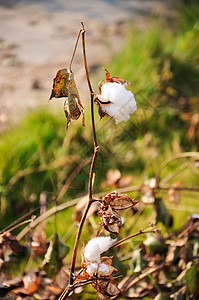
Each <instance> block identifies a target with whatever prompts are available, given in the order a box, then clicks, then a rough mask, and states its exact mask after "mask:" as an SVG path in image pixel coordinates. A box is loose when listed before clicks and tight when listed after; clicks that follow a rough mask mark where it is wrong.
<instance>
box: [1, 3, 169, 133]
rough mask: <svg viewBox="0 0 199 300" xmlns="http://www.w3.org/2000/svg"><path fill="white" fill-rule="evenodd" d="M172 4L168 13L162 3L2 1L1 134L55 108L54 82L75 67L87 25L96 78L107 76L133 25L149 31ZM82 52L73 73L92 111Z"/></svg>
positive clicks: (88, 53) (90, 53) (60, 102)
mask: <svg viewBox="0 0 199 300" xmlns="http://www.w3.org/2000/svg"><path fill="white" fill-rule="evenodd" d="M168 3H169V1H168ZM168 3H167V7H165V4H164V1H160V0H159V1H155V0H154V1H146V0H141V1H139V0H138V1H135V0H132V1H127V0H126V1H125V0H123V1H122V0H118V1H117V0H115V1H114V0H109V1H108V0H107V1H103V0H87V1H81V0H73V1H65V0H57V1H52V0H43V1H36V0H35V1H28V0H22V1H14V0H7V1H6V0H4V1H1V0H0V132H2V131H3V130H5V129H6V128H8V127H9V125H10V124H11V123H13V122H14V123H16V122H18V121H19V120H20V119H21V117H23V116H24V114H25V113H26V112H27V110H31V109H33V108H35V107H37V106H38V105H43V107H44V109H45V106H47V105H51V107H52V108H53V105H54V104H51V103H50V104H49V103H48V98H49V95H50V92H51V88H52V79H53V78H54V77H55V74H56V71H57V70H58V69H60V68H64V67H67V66H68V65H69V62H70V57H71V53H72V51H73V47H74V43H75V41H76V36H77V33H78V30H79V29H80V22H81V21H83V22H84V24H85V28H86V48H87V60H88V65H89V69H90V74H91V76H92V75H94V74H96V73H97V72H102V74H103V71H102V66H104V67H106V66H107V64H108V62H109V61H110V58H111V56H112V55H113V54H115V53H117V52H118V51H119V50H120V49H121V47H122V46H123V45H124V41H125V35H126V32H127V29H128V26H129V24H133V25H134V26H146V22H147V19H148V17H149V16H150V15H151V14H152V13H154V12H155V13H156V14H160V15H161V14H165V12H166V9H168ZM80 46H81V44H80V45H79V48H78V51H77V55H76V57H75V60H74V64H73V72H74V73H75V79H76V82H77V85H78V88H79V92H80V96H81V98H82V102H83V103H84V105H86V102H87V101H88V99H89V97H88V96H89V95H88V88H87V83H86V80H85V75H84V67H83V60H82V52H81V47H80ZM114 75H117V74H114ZM58 101H59V104H60V105H62V102H63V101H62V100H61V101H60V100H58Z"/></svg>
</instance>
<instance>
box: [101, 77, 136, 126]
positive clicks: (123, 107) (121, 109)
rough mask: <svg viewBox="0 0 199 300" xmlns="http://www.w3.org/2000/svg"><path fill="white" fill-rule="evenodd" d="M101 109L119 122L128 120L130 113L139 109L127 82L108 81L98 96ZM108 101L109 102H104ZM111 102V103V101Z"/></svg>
mask: <svg viewBox="0 0 199 300" xmlns="http://www.w3.org/2000/svg"><path fill="white" fill-rule="evenodd" d="M97 97H98V99H99V105H100V108H101V110H102V111H103V112H104V113H106V114H107V115H109V116H110V117H112V118H114V119H115V122H116V123H117V124H118V123H120V122H121V121H127V120H128V119H129V118H130V114H132V113H134V112H135V111H136V109H137V105H136V101H135V98H134V95H133V93H132V92H131V91H128V90H127V89H126V88H125V84H120V83H117V82H107V83H104V84H103V85H102V86H101V94H99V95H98V96H97ZM102 102H107V103H108V104H103V103H102ZM109 102H111V103H109Z"/></svg>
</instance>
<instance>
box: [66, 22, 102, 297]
mask: <svg viewBox="0 0 199 300" xmlns="http://www.w3.org/2000/svg"><path fill="white" fill-rule="evenodd" d="M81 24H82V29H81V30H80V31H79V32H81V34H82V48H83V57H84V67H85V72H86V79H87V82H88V87H89V90H90V100H91V122H92V132H93V142H94V154H93V159H92V163H91V168H90V174H89V183H88V196H89V197H88V203H87V206H86V208H85V210H84V213H83V215H82V218H81V221H80V225H79V229H78V232H77V236H76V240H75V245H74V249H73V256H72V261H71V268H70V285H72V284H73V282H74V277H73V273H74V269H75V261H76V257H77V249H78V245H79V240H80V236H81V233H82V229H83V225H84V222H85V220H86V217H87V214H88V211H89V208H90V206H91V204H92V202H93V187H92V186H93V185H92V183H93V174H94V167H95V162H96V158H97V154H98V152H99V147H98V146H97V138H96V131H95V120H94V110H93V102H94V101H93V90H92V86H91V82H90V78H89V73H88V66H87V60H86V49H85V29H84V24H83V23H81ZM63 299H64V298H63Z"/></svg>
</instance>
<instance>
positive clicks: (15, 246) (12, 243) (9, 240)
mask: <svg viewBox="0 0 199 300" xmlns="http://www.w3.org/2000/svg"><path fill="white" fill-rule="evenodd" d="M4 239H5V245H7V246H8V247H9V248H10V249H11V250H12V252H13V253H14V254H15V255H18V254H19V252H20V251H21V245H20V244H19V242H18V241H17V239H16V237H15V236H14V235H12V234H11V233H10V232H8V233H7V234H6V235H5V236H4Z"/></svg>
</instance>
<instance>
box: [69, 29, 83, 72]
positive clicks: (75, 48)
mask: <svg viewBox="0 0 199 300" xmlns="http://www.w3.org/2000/svg"><path fill="white" fill-rule="evenodd" d="M81 32H82V29H80V30H79V32H78V35H77V40H76V43H75V47H74V50H73V54H72V57H71V60H70V65H69V69H70V71H71V72H72V69H71V67H72V62H73V58H74V56H75V52H76V50H77V45H78V42H79V37H80V34H81Z"/></svg>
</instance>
